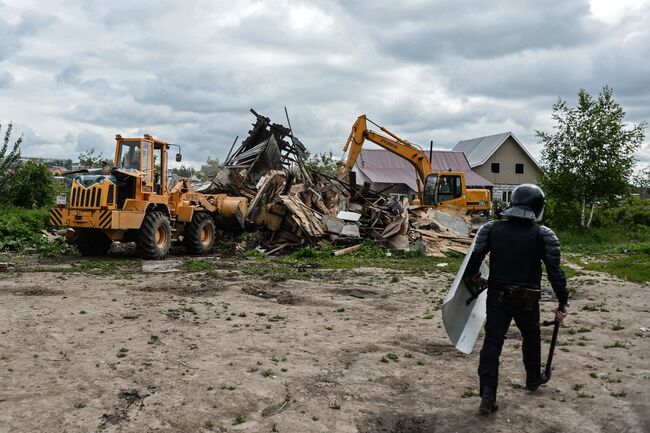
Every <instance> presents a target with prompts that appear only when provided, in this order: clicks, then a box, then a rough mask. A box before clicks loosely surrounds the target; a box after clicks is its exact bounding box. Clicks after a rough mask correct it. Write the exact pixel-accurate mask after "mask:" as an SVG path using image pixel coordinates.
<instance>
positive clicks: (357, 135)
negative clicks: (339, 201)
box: [342, 114, 431, 196]
mask: <svg viewBox="0 0 650 433" xmlns="http://www.w3.org/2000/svg"><path fill="white" fill-rule="evenodd" d="M368 122H371V123H373V124H374V125H376V126H377V127H378V128H379V129H380V130H381V131H382V132H383V133H385V134H387V135H388V137H385V136H383V135H380V134H378V133H376V132H374V131H371V130H369V129H368ZM365 140H370V141H372V142H373V143H375V144H377V145H379V146H380V147H382V148H384V149H386V150H388V151H389V152H392V153H394V154H395V155H397V156H399V157H401V158H404V159H406V160H407V161H408V162H410V163H411V165H412V166H413V168H415V171H416V173H417V175H418V179H417V185H418V194H419V195H420V196H421V195H422V191H421V187H420V183H421V182H422V183H424V180H425V179H426V177H427V174H429V173H431V163H430V162H429V159H428V158H427V157H426V155H425V154H424V152H423V151H422V149H420V148H418V147H416V146H414V145H413V144H411V143H409V142H408V141H407V140H404V139H403V138H401V137H399V136H398V135H397V134H394V133H392V132H391V131H389V130H388V129H386V128H384V127H383V126H379V125H377V124H376V123H374V122H372V121H371V120H368V119H367V118H366V115H365V114H362V115H361V116H359V117H358V118H357V121H356V122H354V125H352V130H351V131H350V136H349V137H348V140H347V141H346V142H345V147H344V148H343V151H344V152H348V158H347V160H346V161H345V165H344V170H343V173H342V175H343V176H347V175H348V173H349V172H350V170H352V168H353V167H354V163H355V162H356V161H357V158H358V157H359V154H360V153H361V148H362V147H363V143H364V141H365Z"/></svg>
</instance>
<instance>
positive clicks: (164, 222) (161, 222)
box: [136, 211, 172, 259]
mask: <svg viewBox="0 0 650 433" xmlns="http://www.w3.org/2000/svg"><path fill="white" fill-rule="evenodd" d="M171 243H172V226H171V224H169V218H167V216H166V215H165V214H163V213H162V212H158V211H153V212H149V213H148V214H147V215H146V216H145V217H144V221H142V226H141V227H140V230H139V231H138V236H137V239H136V244H137V245H138V251H139V253H140V255H142V256H143V257H145V258H147V259H164V258H165V256H167V254H168V253H169V247H170V246H171Z"/></svg>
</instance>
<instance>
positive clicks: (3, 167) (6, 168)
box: [0, 123, 23, 191]
mask: <svg viewBox="0 0 650 433" xmlns="http://www.w3.org/2000/svg"><path fill="white" fill-rule="evenodd" d="M12 130H13V125H12V124H11V123H10V124H9V125H7V130H6V131H5V134H4V139H3V140H2V148H0V191H3V190H4V187H5V185H6V183H7V181H8V180H9V179H10V178H11V175H12V172H13V170H14V169H15V167H16V166H17V165H18V164H19V163H20V144H21V143H22V142H23V137H22V136H20V137H18V139H17V140H16V141H14V143H13V144H12V145H10V144H9V143H10V141H11V131H12ZM0 131H2V124H0Z"/></svg>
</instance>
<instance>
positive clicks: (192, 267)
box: [185, 259, 214, 272]
mask: <svg viewBox="0 0 650 433" xmlns="http://www.w3.org/2000/svg"><path fill="white" fill-rule="evenodd" d="M185 267H186V268H187V271H188V272H209V271H212V270H214V264H213V263H212V262H209V261H207V260H205V259H189V260H188V261H187V262H185Z"/></svg>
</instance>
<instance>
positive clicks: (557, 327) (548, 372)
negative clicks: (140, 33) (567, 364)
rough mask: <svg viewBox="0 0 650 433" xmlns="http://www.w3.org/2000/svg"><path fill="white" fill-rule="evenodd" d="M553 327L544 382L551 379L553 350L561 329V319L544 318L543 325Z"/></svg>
mask: <svg viewBox="0 0 650 433" xmlns="http://www.w3.org/2000/svg"><path fill="white" fill-rule="evenodd" d="M551 325H555V326H554V327H553V337H552V338H551V347H550V349H549V350H548V358H547V359H546V367H545V369H544V375H545V376H546V377H545V378H544V382H543V383H546V382H548V381H549V380H550V379H551V364H552V363H553V352H555V343H556V342H557V333H558V331H559V330H560V321H559V320H544V322H542V326H551Z"/></svg>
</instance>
